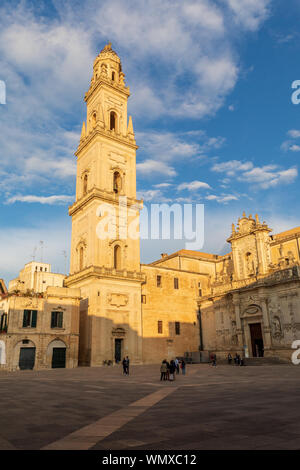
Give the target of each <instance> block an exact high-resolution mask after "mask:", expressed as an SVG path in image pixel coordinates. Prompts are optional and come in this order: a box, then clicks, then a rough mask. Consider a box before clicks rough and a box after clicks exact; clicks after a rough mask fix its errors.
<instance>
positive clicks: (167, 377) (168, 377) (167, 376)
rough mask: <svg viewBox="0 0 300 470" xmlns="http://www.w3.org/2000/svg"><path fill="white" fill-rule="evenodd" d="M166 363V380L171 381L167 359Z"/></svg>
mask: <svg viewBox="0 0 300 470" xmlns="http://www.w3.org/2000/svg"><path fill="white" fill-rule="evenodd" d="M165 361H166V365H167V372H166V380H170V364H169V362H168V361H167V360H166V359H165Z"/></svg>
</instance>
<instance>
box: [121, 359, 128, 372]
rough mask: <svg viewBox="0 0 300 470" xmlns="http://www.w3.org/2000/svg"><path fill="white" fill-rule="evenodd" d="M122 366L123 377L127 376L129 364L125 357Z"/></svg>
mask: <svg viewBox="0 0 300 470" xmlns="http://www.w3.org/2000/svg"><path fill="white" fill-rule="evenodd" d="M122 366H123V375H127V372H126V367H127V363H126V359H125V357H124V358H123V361H122Z"/></svg>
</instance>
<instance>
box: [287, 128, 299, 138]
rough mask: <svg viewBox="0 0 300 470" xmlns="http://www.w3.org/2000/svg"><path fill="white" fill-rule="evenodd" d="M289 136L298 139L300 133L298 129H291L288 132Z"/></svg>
mask: <svg viewBox="0 0 300 470" xmlns="http://www.w3.org/2000/svg"><path fill="white" fill-rule="evenodd" d="M288 135H289V136H290V137H292V138H293V139H298V138H299V137H300V131H299V130H298V129H291V130H289V131H288Z"/></svg>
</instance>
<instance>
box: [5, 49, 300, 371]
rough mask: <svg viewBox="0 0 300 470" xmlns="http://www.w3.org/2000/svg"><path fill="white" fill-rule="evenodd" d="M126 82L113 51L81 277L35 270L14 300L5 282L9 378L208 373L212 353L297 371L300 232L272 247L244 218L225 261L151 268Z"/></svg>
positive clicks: (89, 142)
mask: <svg viewBox="0 0 300 470" xmlns="http://www.w3.org/2000/svg"><path fill="white" fill-rule="evenodd" d="M124 77H125V75H124V72H123V70H122V66H121V61H120V58H119V57H118V55H117V54H116V52H114V51H113V50H112V48H111V44H110V43H109V44H108V45H106V46H105V47H104V49H103V50H102V51H101V52H100V54H99V55H98V56H97V57H96V59H95V62H94V67H93V76H92V80H91V84H90V88H89V90H88V92H87V93H86V94H85V102H86V105H87V118H86V122H84V123H83V126H82V132H81V137H80V142H79V146H78V149H77V151H76V153H75V155H76V157H77V176H76V200H75V202H74V204H73V205H72V206H70V208H69V215H70V216H71V217H72V240H71V257H70V274H69V276H68V277H65V276H63V275H61V274H55V273H52V272H51V266H50V265H48V264H46V263H37V262H32V263H28V264H27V265H25V267H24V269H22V270H21V271H20V274H19V276H18V278H16V279H14V280H12V281H11V282H10V283H9V288H8V290H7V289H6V286H5V284H4V282H3V281H2V280H1V279H0V320H1V323H0V368H1V367H2V368H3V367H4V368H9V369H16V368H18V367H19V368H28V364H29V365H30V368H32V367H34V368H49V367H62V366H66V367H76V366H77V365H78V364H79V365H83V366H101V365H103V364H104V363H105V362H106V361H108V360H110V361H113V362H118V361H120V360H121V359H122V358H123V357H124V356H126V355H128V356H129V357H130V360H131V362H132V363H136V364H138V363H147V362H148V363H159V362H161V361H162V359H165V358H167V359H172V358H174V357H176V356H177V357H180V356H192V357H193V358H194V360H196V361H200V360H206V359H207V358H208V356H209V354H210V353H211V352H215V353H216V354H217V356H218V358H219V359H220V358H223V359H225V358H226V356H227V355H228V353H229V352H231V354H234V353H239V354H243V355H245V356H246V357H252V356H254V357H257V356H265V357H270V358H274V357H275V358H281V359H285V360H289V359H290V357H291V353H292V348H291V347H292V343H293V341H294V340H297V339H300V245H299V243H300V242H299V238H300V227H297V228H294V229H292V230H289V231H286V232H283V233H279V234H276V235H272V234H271V229H270V228H269V227H268V225H267V224H266V222H264V221H263V222H261V221H260V220H259V217H258V215H255V217H252V215H249V216H246V214H245V213H243V215H242V217H241V218H240V219H239V220H238V223H237V225H236V226H235V225H234V224H232V228H231V234H230V236H229V238H228V240H227V241H228V243H229V244H230V245H231V251H230V253H227V254H226V255H216V254H209V253H202V252H200V251H192V250H185V249H182V250H179V251H177V252H176V253H172V254H166V253H162V255H161V258H160V259H159V260H157V261H154V262H153V263H150V264H147V265H146V264H141V263H140V239H139V215H140V211H141V210H142V208H143V201H139V200H137V197H136V150H137V148H138V147H137V145H136V141H135V134H134V130H133V124H132V118H131V117H129V119H128V116H127V100H128V98H129V96H130V90H129V87H128V86H126V84H125V81H124ZM129 227H130V230H129ZM103 234H105V236H103ZM107 234H108V236H107ZM26 361H27V362H26ZM26 364H27V366H26V367H25V366H24V365H26Z"/></svg>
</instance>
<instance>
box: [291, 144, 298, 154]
mask: <svg viewBox="0 0 300 470" xmlns="http://www.w3.org/2000/svg"><path fill="white" fill-rule="evenodd" d="M289 150H290V151H291V152H300V145H296V144H293V145H291V146H290V148H289Z"/></svg>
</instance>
